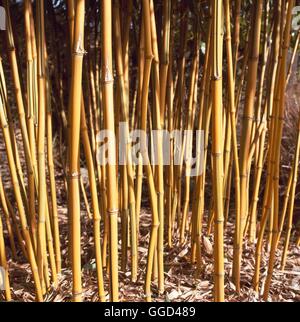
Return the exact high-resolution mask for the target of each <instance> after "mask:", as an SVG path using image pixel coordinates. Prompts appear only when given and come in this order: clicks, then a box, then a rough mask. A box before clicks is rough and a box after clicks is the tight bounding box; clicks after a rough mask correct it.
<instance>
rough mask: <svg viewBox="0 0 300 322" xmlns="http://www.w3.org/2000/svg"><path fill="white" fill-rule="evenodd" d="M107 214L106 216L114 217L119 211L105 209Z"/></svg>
mask: <svg viewBox="0 0 300 322" xmlns="http://www.w3.org/2000/svg"><path fill="white" fill-rule="evenodd" d="M107 213H108V215H110V216H114V215H117V214H118V213H119V209H117V208H116V209H107Z"/></svg>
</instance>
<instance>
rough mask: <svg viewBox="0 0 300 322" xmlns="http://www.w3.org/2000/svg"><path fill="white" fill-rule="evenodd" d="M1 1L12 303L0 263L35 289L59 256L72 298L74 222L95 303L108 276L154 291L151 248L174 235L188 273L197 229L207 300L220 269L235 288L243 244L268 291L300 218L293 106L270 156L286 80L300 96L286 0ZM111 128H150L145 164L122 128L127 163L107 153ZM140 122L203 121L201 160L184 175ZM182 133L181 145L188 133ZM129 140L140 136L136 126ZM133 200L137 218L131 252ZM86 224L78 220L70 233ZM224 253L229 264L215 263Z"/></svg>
mask: <svg viewBox="0 0 300 322" xmlns="http://www.w3.org/2000/svg"><path fill="white" fill-rule="evenodd" d="M1 5H2V6H3V7H4V9H5V12H6V30H3V31H2V30H1V31H0V33H1V43H0V50H1V51H0V57H1V58H0V123H1V146H3V148H1V151H2V152H1V153H2V154H3V156H2V160H5V161H3V163H2V164H1V173H0V200H1V202H0V204H1V215H0V266H1V267H3V269H4V272H5V275H4V278H5V285H6V288H5V291H3V294H2V295H1V296H4V298H5V299H6V300H7V301H11V300H13V299H14V280H13V278H12V277H11V275H12V274H11V270H12V268H11V263H12V262H19V261H20V262H22V263H27V264H28V265H29V266H30V270H31V274H30V279H31V283H32V284H33V285H34V290H35V298H36V301H40V302H41V301H44V300H46V299H47V294H48V293H49V292H50V291H51V290H52V289H57V288H58V287H59V283H60V279H61V275H62V274H64V269H65V268H68V269H70V270H71V271H72V275H71V276H72V284H71V285H73V286H72V289H70V290H69V291H70V294H72V299H73V301H75V302H80V301H84V300H85V291H86V286H85V281H84V278H83V275H82V270H83V266H84V263H83V262H82V256H83V252H84V249H85V250H86V248H84V249H83V245H82V235H83V234H85V233H88V234H90V236H91V237H92V239H91V240H92V242H91V243H90V244H89V246H88V247H89V251H90V252H91V253H92V254H93V255H92V257H93V258H94V259H95V263H96V268H95V271H94V272H95V280H96V281H97V290H98V293H97V296H96V298H97V300H99V301H102V302H105V301H114V302H117V301H119V299H120V298H121V297H120V282H122V278H124V275H123V274H122V273H128V274H130V278H131V281H132V283H137V281H139V280H141V279H142V282H143V284H144V298H140V300H141V301H142V300H146V301H148V302H149V301H151V300H152V299H153V294H154V293H158V294H164V292H165V277H166V267H165V255H166V253H168V252H170V250H172V249H174V248H179V249H181V248H183V247H185V246H188V256H187V257H186V261H187V262H188V263H189V264H190V265H192V267H193V271H194V282H195V285H196V284H197V283H198V282H199V280H201V272H202V271H203V269H204V266H205V264H204V262H203V256H204V253H203V247H204V242H205V240H206V239H207V238H208V237H209V238H211V240H213V242H212V245H213V264H214V269H213V271H214V272H213V274H212V276H211V279H212V280H213V284H214V289H213V293H212V294H211V295H212V299H214V300H215V301H218V302H222V301H226V294H228V290H226V283H227V280H231V281H232V282H233V283H234V285H235V288H236V290H235V292H236V293H237V296H238V294H239V293H240V292H241V289H242V288H243V282H242V281H241V272H242V270H243V265H244V261H243V259H244V253H245V244H247V245H251V247H253V249H255V252H254V254H253V256H254V258H253V263H254V268H253V270H252V276H251V281H249V282H250V283H252V288H253V289H254V291H255V292H257V294H260V295H261V297H262V299H263V300H265V301H267V300H268V299H269V295H270V292H271V291H272V276H273V272H274V270H275V269H278V268H279V266H280V269H282V270H284V268H285V265H286V262H287V259H288V256H289V251H290V250H291V248H293V247H296V246H297V245H298V246H299V243H300V231H299V230H297V229H294V227H295V226H294V225H293V223H294V222H295V220H297V219H299V218H297V212H296V211H295V209H294V205H295V201H296V198H297V187H298V189H299V185H297V176H298V165H299V152H300V114H299V111H300V110H299V108H298V109H297V106H296V107H294V109H295V110H296V112H295V114H294V115H295V116H296V118H297V119H299V121H298V127H295V128H293V129H292V130H293V131H294V132H295V133H297V134H296V136H294V138H295V139H294V140H293V141H292V142H290V143H289V144H290V145H291V147H292V150H293V155H289V159H288V160H287V161H286V159H284V158H285V156H284V155H283V153H282V142H283V138H284V136H285V129H286V124H285V118H286V113H287V110H286V106H287V102H286V101H287V100H288V99H289V97H287V95H286V91H287V88H289V87H290V86H294V87H295V91H296V94H295V96H296V97H298V99H299V97H300V96H299V94H300V93H299V90H300V89H299V86H298V87H297V82H298V81H299V78H298V80H297V77H299V76H298V74H297V68H299V64H298V63H297V59H298V56H299V39H300V32H299V28H298V29H297V28H294V22H293V21H294V20H293V19H294V7H295V6H296V5H297V1H294V0H264V1H263V0H252V1H250V0H249V1H241V0H235V1H229V0H223V1H222V0H212V1H198V0H141V1H137V0H99V1H89V0H86V1H85V0H66V1H43V0H37V1H33V2H32V1H30V0H24V1H22V2H14V1H9V0H3V1H2V4H1ZM291 84H292V85H291ZM298 103H299V100H298ZM121 124H122V126H123V130H124V131H125V132H124V133H125V134H126V135H129V133H131V132H132V131H133V130H138V129H139V130H142V131H144V132H146V133H149V134H150V139H149V141H150V145H151V146H154V147H155V150H156V151H157V153H156V158H157V160H156V161H157V162H155V164H154V163H151V162H150V161H151V160H150V159H151V156H150V152H149V149H148V148H143V149H141V150H140V151H138V153H137V155H135V157H136V158H137V160H138V162H137V163H133V162H132V158H133V153H132V152H133V150H134V149H133V143H134V139H131V140H128V142H125V146H126V149H125V150H126V153H125V159H126V161H127V162H125V164H119V162H118V160H119V153H120V152H119V145H120V144H121V143H120V141H119V137H120V136H119V135H118V134H119V133H120V131H121ZM101 130H109V131H111V132H112V133H114V134H116V136H115V137H116V138H117V139H116V140H113V142H112V144H111V145H110V147H109V149H108V154H109V156H108V157H109V159H110V160H112V162H110V163H105V162H100V161H103V160H104V159H105V158H106V157H107V155H106V154H105V153H106V152H107V151H106V152H103V153H98V151H105V150H103V149H101V147H103V142H101V140H99V132H100V131H101ZM152 130H155V131H158V132H157V133H161V131H162V130H164V131H168V132H169V133H172V132H173V131H175V130H192V131H202V133H203V137H202V144H203V149H202V150H201V151H202V152H201V153H202V156H201V164H202V165H201V167H202V169H203V171H202V172H201V173H200V174H197V175H196V176H193V175H191V172H192V166H191V162H190V158H191V156H190V157H189V158H188V159H187V160H186V159H185V158H184V157H183V153H182V152H181V154H180V155H179V162H177V163H175V162H174V158H175V154H177V153H178V151H177V146H176V142H175V139H174V137H173V136H171V141H170V146H169V150H168V153H169V154H170V162H169V164H164V162H163V159H164V154H165V148H164V145H163V137H162V135H161V134H159V135H155V136H154V135H151V133H152ZM181 139H182V142H183V146H184V149H185V150H187V151H189V152H190V154H192V152H193V151H195V145H197V144H199V143H198V142H195V140H190V139H189V138H188V137H186V136H184V135H182V137H181ZM141 141H143V142H141V143H144V144H147V142H146V139H145V137H142V138H141ZM142 146H144V145H142ZM283 162H285V167H284V168H283V167H282V165H283ZM198 166H199V165H198ZM82 169H86V178H85V177H83V172H82ZM59 173H62V175H61V176H60V175H59ZM58 188H59V189H58ZM298 192H299V190H298ZM62 207H66V209H67V229H62V214H61V208H62ZM145 212H146V213H147V214H149V216H148V217H147V218H149V220H150V221H151V222H150V224H149V225H148V226H147V231H148V234H147V240H146V245H147V260H146V262H144V263H142V262H141V258H140V256H139V248H140V246H141V243H142V237H143V238H144V236H142V235H141V227H142V226H143V225H144V224H145V223H144V221H145V218H146V217H145V216H144V215H143V216H142V214H144V213H145ZM298 217H299V213H298ZM85 222H88V223H90V224H91V227H92V230H91V231H88V232H86V231H85V229H86V227H87V226H86V225H83V223H85ZM229 227H233V228H232V229H229ZM228 235H229V236H230V238H231V239H226V238H225V236H228ZM65 238H66V239H67V241H68V243H67V245H66V249H67V251H66V252H65V251H63V245H62V240H64V239H65ZM144 239H145V238H144ZM228 240H231V242H230V243H231V244H230V247H231V248H232V249H233V255H232V257H230V258H229V256H228V253H227V252H226V251H225V246H226V243H228ZM227 246H229V245H227ZM278 254H280V256H279V255H278ZM263 258H266V259H267V267H263V266H262V265H263V264H262V259H263ZM225 261H230V263H231V265H232V269H231V271H230V272H229V273H228V272H227V271H226V270H225V269H224V265H225V264H224V262H225ZM264 270H267V272H266V273H264V274H262V272H263V271H264ZM183 274H184V273H183ZM25 278H26V273H25V271H24V279H25ZM178 278H179V279H180V276H179V277H178ZM125 300H126V299H125Z"/></svg>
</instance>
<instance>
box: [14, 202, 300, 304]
mask: <svg viewBox="0 0 300 322" xmlns="http://www.w3.org/2000/svg"><path fill="white" fill-rule="evenodd" d="M59 212H60V217H61V226H60V229H61V234H62V236H64V237H65V238H64V239H63V240H62V256H63V258H64V263H63V267H65V266H66V263H67V257H68V255H67V254H68V251H67V249H68V246H67V235H68V234H67V231H68V224H67V217H66V214H67V210H66V209H65V208H60V209H59ZM150 227H151V216H150V215H149V212H148V211H145V210H144V211H143V212H142V215H141V226H140V245H139V249H138V250H139V275H138V280H137V282H136V283H132V282H131V278H130V277H131V273H130V267H128V270H127V272H126V273H124V272H120V274H119V282H120V300H121V301H124V302H127V301H128V302H139V301H143V300H144V282H143V281H144V280H145V271H146V259H147V246H148V241H149V236H150V233H149V232H150ZM204 228H205V227H204ZM92 231H93V230H92V222H90V221H89V219H88V217H87V216H86V214H84V213H83V214H82V282H83V289H84V298H85V301H90V302H95V301H98V295H97V280H96V265H95V260H94V254H93V237H92ZM232 236H233V225H232V224H230V223H228V226H227V229H226V233H225V249H224V253H225V272H226V275H225V294H226V301H230V302H240V301H242V302H248V301H250V302H257V301H262V300H261V298H260V296H259V295H257V294H256V293H255V292H254V291H253V288H252V285H251V281H252V277H253V272H254V265H255V262H254V256H255V247H254V245H251V244H248V242H247V241H246V242H245V247H244V252H243V262H242V270H241V293H240V294H237V293H236V292H235V286H234V284H233V283H232V282H231V278H230V276H231V270H232V259H233V248H232V240H233V239H232ZM204 244H205V247H203V254H202V255H203V270H202V272H201V274H200V276H199V278H197V279H195V272H196V268H195V265H192V264H190V247H189V243H187V244H185V245H183V246H182V245H179V243H178V242H176V240H174V247H173V248H172V249H170V248H168V247H166V248H165V257H164V258H165V293H164V294H163V295H158V292H157V286H156V283H153V287H152V290H153V301H157V302H210V301H212V300H213V255H212V245H213V240H212V236H210V237H205V243H204ZM228 245H229V246H228ZM119 247H121V245H119ZM281 249H282V247H280V250H279V251H277V254H276V256H277V261H276V265H275V269H274V273H273V278H272V287H271V290H270V298H269V301H274V302H281V301H285V302H287V301H289V302H298V301H300V248H296V247H293V248H292V249H291V250H290V252H289V255H288V260H287V265H286V268H285V271H281V270H280V269H279V263H280V256H281ZM264 253H266V252H264ZM128 255H129V256H130V250H129V251H128ZM267 257H268V256H267V255H266V254H264V255H263V258H262V269H261V277H262V280H263V281H264V279H265V277H266V275H267V263H268V258H267ZM129 259H130V257H129ZM9 266H10V280H11V286H12V291H13V292H12V296H13V299H14V300H16V301H25V302H31V301H34V285H33V283H32V279H31V272H30V267H29V265H28V264H22V263H21V262H18V263H17V262H13V261H12V260H10V261H9ZM104 275H106V272H104ZM105 279H106V282H105V290H106V291H107V292H108V289H109V286H108V280H107V278H105ZM262 288H263V287H262ZM262 288H261V289H262ZM71 291H72V273H71V271H70V269H68V268H63V270H62V274H61V276H60V277H59V285H58V287H57V288H56V289H54V288H53V289H51V290H50V292H49V293H48V294H49V295H47V297H46V299H45V300H46V301H56V302H64V301H71V298H72V297H71V296H72V294H71ZM107 300H108V294H107Z"/></svg>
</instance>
